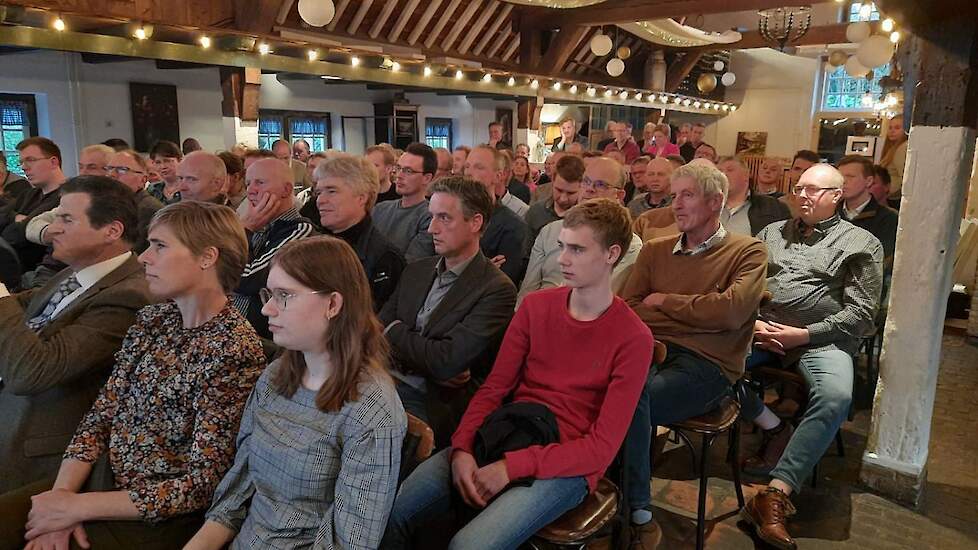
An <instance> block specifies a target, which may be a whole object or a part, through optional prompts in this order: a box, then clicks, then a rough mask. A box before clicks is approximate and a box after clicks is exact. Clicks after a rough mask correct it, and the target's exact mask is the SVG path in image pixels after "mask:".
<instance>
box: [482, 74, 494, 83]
mask: <svg viewBox="0 0 978 550" xmlns="http://www.w3.org/2000/svg"><path fill="white" fill-rule="evenodd" d="M482 81H483V82H492V75H491V74H489V73H486V74H484V75H482Z"/></svg>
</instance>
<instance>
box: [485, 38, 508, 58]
mask: <svg viewBox="0 0 978 550" xmlns="http://www.w3.org/2000/svg"><path fill="white" fill-rule="evenodd" d="M514 34H515V33H513V32H504V33H501V34H500V35H499V38H497V39H496V42H495V44H493V45H492V47H491V48H489V51H488V52H486V57H496V53H498V52H499V49H500V48H502V47H503V44H506V42H507V41H509V39H510V38H511V37H512V36H513V35H514Z"/></svg>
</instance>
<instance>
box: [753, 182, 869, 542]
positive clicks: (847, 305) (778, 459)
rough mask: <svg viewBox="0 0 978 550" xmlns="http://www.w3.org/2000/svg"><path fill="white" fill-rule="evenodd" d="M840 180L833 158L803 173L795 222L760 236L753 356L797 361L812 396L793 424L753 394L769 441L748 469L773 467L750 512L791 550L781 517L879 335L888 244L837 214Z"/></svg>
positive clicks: (832, 430) (765, 534)
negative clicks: (764, 262) (869, 338)
mask: <svg viewBox="0 0 978 550" xmlns="http://www.w3.org/2000/svg"><path fill="white" fill-rule="evenodd" d="M843 183H844V178H843V176H842V174H841V173H839V171H838V170H837V169H835V168H833V167H832V166H829V165H827V164H818V165H815V166H813V167H811V168H809V169H808V170H807V171H805V173H804V174H802V176H801V178H800V179H799V180H798V183H797V184H796V185H795V186H794V189H793V192H794V194H795V196H796V199H797V203H798V208H799V219H796V220H788V221H783V222H778V223H773V224H771V225H769V226H767V227H766V228H764V229H763V230H762V231H761V232H760V233H759V234H758V235H757V237H758V238H759V239H761V240H762V241H764V243H765V244H766V245H767V249H768V254H769V261H768V279H767V288H768V289H769V290H770V291H771V293H772V299H771V300H770V301H769V302H768V303H766V304H764V305H763V306H762V307H761V309H760V319H758V321H757V322H756V323H755V326H754V347H755V348H756V349H757V350H758V351H755V352H754V353H752V357H751V363H754V362H755V361H763V359H759V358H758V357H755V355H767V356H768V357H769V358H773V359H776V360H777V359H779V360H780V362H781V363H782V364H784V365H790V364H792V363H794V362H796V361H797V362H798V370H799V371H801V374H802V376H804V378H805V381H806V382H807V383H808V387H809V392H810V397H809V405H808V408H807V410H806V411H805V415H804V417H803V418H802V420H801V423H800V424H799V425H798V427H797V428H795V429H794V430H792V428H791V427H790V425H789V424H787V423H783V422H782V421H780V420H779V419H778V417H777V416H775V415H774V413H773V412H771V410H770V409H768V408H767V407H765V406H764V405H763V403H762V402H761V401H760V399H758V398H757V396H756V395H754V394H753V393H752V392H746V393H749V394H750V395H747V396H746V399H742V403H741V407H742V417H743V418H745V419H748V420H754V421H755V422H756V423H757V424H758V425H759V426H760V427H761V428H763V429H764V430H765V432H766V433H765V444H764V447H763V448H762V449H761V451H760V452H759V453H758V455H757V456H755V457H752V458H750V459H748V461H747V464H746V466H745V467H749V468H750V469H752V470H755V471H769V472H770V476H771V478H772V479H771V483H770V484H769V485H768V487H767V489H765V490H763V491H761V492H759V493H758V494H757V495H756V496H755V497H754V498H752V499H751V500H749V501H748V502H747V504H746V506H745V508H744V513H743V515H744V517H745V519H747V520H748V521H749V522H750V523H751V524H753V525H754V527H755V529H756V531H757V535H758V536H759V537H760V538H761V539H762V540H764V541H765V542H768V543H769V544H772V545H774V546H775V547H777V548H795V542H794V540H793V539H792V538H791V535H789V534H788V531H787V528H786V525H785V522H786V520H787V517H788V516H790V515H791V514H793V513H794V507H793V506H792V505H791V502H790V500H789V499H788V496H789V495H791V493H793V492H796V491H798V490H799V489H800V488H801V485H802V483H804V480H805V479H806V478H807V477H808V475H809V474H810V473H811V471H812V468H813V467H814V466H815V464H816V463H817V462H818V460H819V459H820V458H821V457H822V455H823V454H824V453H825V451H826V450H827V449H828V447H829V445H831V443H832V440H833V439H834V438H835V434H836V432H837V431H838V430H839V427H840V426H841V425H842V422H843V421H844V420H845V419H846V415H847V414H848V412H849V403H850V401H851V400H852V382H853V372H852V356H853V354H854V353H855V352H856V350H857V348H858V347H859V342H860V340H861V339H862V337H863V336H865V335H866V334H869V333H871V332H872V331H873V329H874V327H873V321H874V319H875V317H876V310H877V308H878V307H879V298H880V290H881V288H882V281H883V246H882V245H881V244H880V242H879V240H878V239H877V238H876V237H874V236H873V235H872V234H871V233H870V232H868V231H866V230H864V229H860V228H859V227H856V226H855V225H853V224H851V223H849V222H847V221H845V220H843V219H841V218H840V216H839V213H838V205H839V202H840V201H841V200H842V196H843V191H842V187H843Z"/></svg>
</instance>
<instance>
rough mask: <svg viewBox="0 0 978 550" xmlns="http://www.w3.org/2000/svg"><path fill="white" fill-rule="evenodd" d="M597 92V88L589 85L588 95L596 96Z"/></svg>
mask: <svg viewBox="0 0 978 550" xmlns="http://www.w3.org/2000/svg"><path fill="white" fill-rule="evenodd" d="M596 93H598V91H597V90H595V89H594V88H593V87H592V86H588V87H587V95H589V96H590V97H594V95H595V94H596Z"/></svg>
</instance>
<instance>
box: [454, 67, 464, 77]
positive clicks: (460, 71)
mask: <svg viewBox="0 0 978 550" xmlns="http://www.w3.org/2000/svg"><path fill="white" fill-rule="evenodd" d="M464 76H465V74H464V73H463V72H462V70H461V69H459V70H457V71H455V80H462V77H464Z"/></svg>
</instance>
